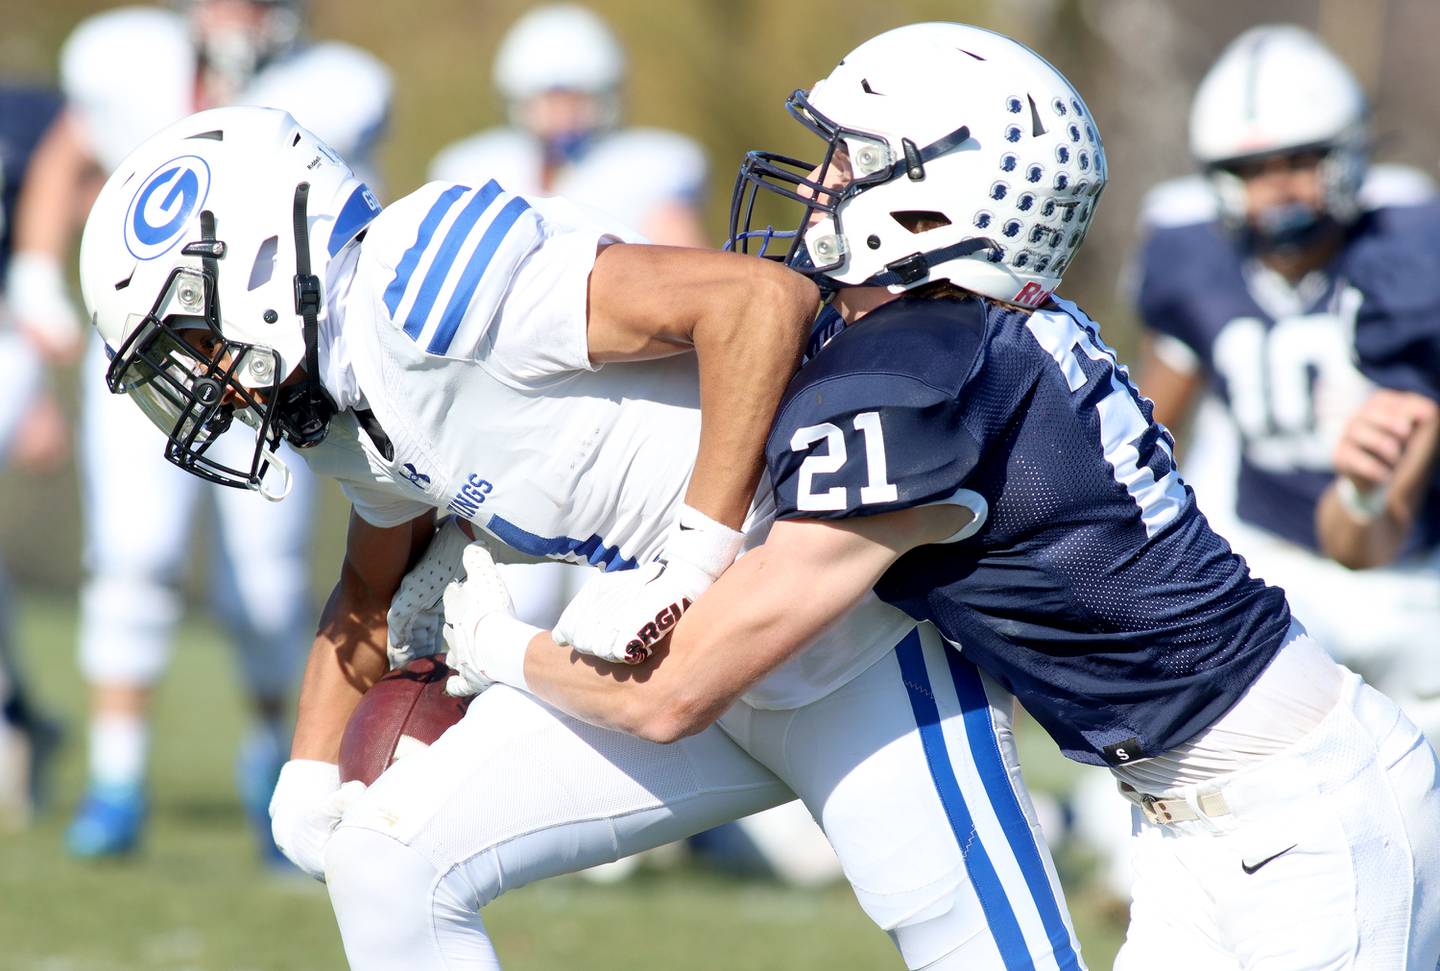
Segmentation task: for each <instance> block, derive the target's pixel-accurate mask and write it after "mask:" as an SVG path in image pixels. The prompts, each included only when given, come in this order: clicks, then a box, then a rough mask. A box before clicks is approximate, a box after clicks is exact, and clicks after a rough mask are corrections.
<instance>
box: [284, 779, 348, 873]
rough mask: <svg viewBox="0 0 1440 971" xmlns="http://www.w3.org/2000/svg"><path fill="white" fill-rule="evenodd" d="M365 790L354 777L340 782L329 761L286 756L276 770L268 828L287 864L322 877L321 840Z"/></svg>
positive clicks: (323, 852)
mask: <svg viewBox="0 0 1440 971" xmlns="http://www.w3.org/2000/svg"><path fill="white" fill-rule="evenodd" d="M364 791H365V783H363V782H358V781H351V782H347V783H345V784H344V785H341V784H340V767H339V766H338V765H336V764H335V763H334V762H317V761H315V760H314V759H291V760H290V761H289V762H286V763H285V765H284V766H283V767H282V768H281V769H280V778H279V780H278V781H276V783H275V794H274V795H272V796H271V797H270V832H271V835H273V836H274V837H275V845H276V846H278V847H279V848H280V852H281V853H284V854H285V856H286V858H287V859H289V860H290V862H291V863H293V864H295V865H296V866H297V867H299V868H300V869H301V870H304V871H305V872H306V873H308V874H309V875H310V876H312V877H314V878H315V879H316V880H319V881H320V882H321V883H324V882H325V844H326V843H328V842H330V836H331V834H332V833H334V832H335V827H336V826H339V825H340V818H341V817H342V816H344V815H345V810H346V808H347V807H348V806H349V805H350V803H351V802H352V801H354V800H355V798H356V797H358V796H359V795H360V794H361V793H363V792H364Z"/></svg>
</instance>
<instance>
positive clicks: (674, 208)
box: [430, 3, 839, 883]
mask: <svg viewBox="0 0 1440 971" xmlns="http://www.w3.org/2000/svg"><path fill="white" fill-rule="evenodd" d="M625 67H626V66H625V51H624V49H623V47H622V46H621V44H620V41H619V39H618V38H617V37H616V36H615V34H614V32H613V31H612V30H611V29H610V27H609V26H608V25H607V24H606V23H605V22H604V21H603V20H602V19H601V18H600V17H599V16H597V15H596V14H595V13H594V12H592V11H590V10H588V9H586V8H585V7H582V6H579V5H576V4H569V3H562V4H551V5H544V6H539V7H535V8H533V9H531V10H528V11H526V13H525V14H524V15H523V16H522V17H520V19H519V20H517V21H516V22H515V23H514V24H513V25H512V26H511V27H510V29H509V30H508V31H507V32H506V34H505V37H504V39H503V40H502V41H501V42H500V46H499V49H498V50H497V52H496V55H495V63H494V68H493V70H494V84H495V88H496V90H497V91H498V92H499V93H500V95H501V97H503V98H504V100H505V105H506V109H507V111H508V114H509V120H510V124H509V125H507V126H504V127H497V128H492V129H488V130H486V131H482V132H480V133H478V134H475V135H472V136H470V137H468V138H465V139H462V140H460V141H458V142H455V143H454V144H452V145H448V146H446V147H445V148H444V149H442V150H441V151H440V152H439V153H438V154H437V155H436V156H435V159H434V161H433V162H431V164H430V177H431V178H432V179H438V180H441V181H448V182H466V181H467V180H469V179H472V178H478V177H479V175H481V174H483V175H484V176H485V177H487V178H489V177H493V178H495V179H496V180H498V181H499V182H500V184H502V185H504V186H506V187H507V188H509V189H511V190H512V191H515V192H519V193H522V194H523V195H525V196H527V197H532V198H533V197H535V196H552V195H556V196H561V197H563V198H565V199H566V200H568V201H570V202H573V203H578V204H580V205H583V206H587V207H589V208H591V209H594V210H596V211H598V212H603V213H606V214H607V215H610V216H613V217H616V218H618V219H619V220H620V222H621V223H623V224H625V225H628V226H632V227H634V228H635V229H636V230H638V231H639V232H640V233H641V235H643V236H644V237H645V239H647V240H648V241H649V242H652V243H657V244H659V245H662V246H705V245H708V242H707V238H706V234H705V231H704V227H703V226H702V224H701V219H700V207H701V202H702V200H703V198H704V194H705V180H706V164H705V155H704V152H703V150H702V149H701V148H700V146H699V145H698V144H696V143H695V142H694V141H693V140H692V139H690V138H687V137H686V136H684V135H681V134H679V133H677V132H672V131H664V130H662V129H658V128H637V127H628V126H622V125H621V117H622V111H621V108H622V95H621V88H622V86H623V84H624V81H625V73H626V72H625ZM501 572H502V573H503V574H504V576H505V585H506V587H507V589H509V591H510V596H511V598H512V599H513V600H514V602H515V612H516V616H518V617H520V618H521V619H522V620H525V621H527V622H528V623H532V624H536V625H538V626H541V627H546V628H549V627H553V626H554V625H555V622H556V621H557V620H558V619H559V617H560V611H561V610H562V609H564V607H565V604H566V603H568V602H569V601H570V599H571V598H572V597H573V596H574V595H575V594H576V592H578V591H579V589H580V587H581V585H583V583H584V582H585V580H586V579H587V572H586V571H585V570H583V569H580V568H577V567H575V566H573V565H569V564H563V563H541V564H512V565H508V566H506V567H505V568H504V569H503V570H502V571H501ZM739 826H740V829H741V830H742V832H743V833H744V836H742V837H740V838H741V839H744V840H748V841H749V842H751V843H752V844H753V845H754V846H755V848H756V851H757V852H758V854H759V856H760V857H761V858H762V859H763V860H764V861H765V864H766V865H767V866H768V868H769V869H771V870H772V871H773V872H775V873H776V874H778V875H781V876H782V877H784V878H785V879H787V880H794V881H798V882H801V883H812V882H824V881H825V880H827V879H829V880H834V879H836V878H838V877H839V872H838V868H837V867H836V864H835V858H834V855H833V854H832V853H831V852H830V849H829V847H828V846H827V845H826V844H825V841H824V838H823V837H822V836H821V835H820V834H819V833H818V832H816V831H815V828H814V825H813V824H812V823H810V822H809V820H808V818H807V817H806V816H805V814H804V811H803V809H801V808H800V807H798V806H797V805H791V806H787V807H783V808H779V809H776V810H773V811H771V812H767V813H762V814H758V815H757V816H754V817H751V818H748V819H746V820H744V821H742V822H741V823H740V824H739ZM724 840H725V837H724V836H723V835H722V836H720V837H719V838H718V840H712V842H719V845H721V846H723V845H724ZM722 852H723V851H722ZM635 862H636V861H634V860H627V861H621V862H617V863H616V864H615V865H614V866H611V867H605V868H600V869H597V870H595V871H593V875H594V876H595V877H596V878H597V879H616V878H618V877H620V876H622V875H623V874H624V873H625V872H627V871H628V870H629V869H631V868H632V867H633V866H634V864H635Z"/></svg>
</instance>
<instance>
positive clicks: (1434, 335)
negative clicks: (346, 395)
mask: <svg viewBox="0 0 1440 971" xmlns="http://www.w3.org/2000/svg"><path fill="white" fill-rule="evenodd" d="M1387 215H1388V216H1389V217H1390V221H1391V222H1392V223H1394V225H1392V226H1389V227H1387V230H1388V231H1386V232H1383V233H1375V234H1373V235H1372V236H1371V237H1370V238H1367V239H1366V240H1365V241H1364V242H1363V243H1362V244H1361V245H1360V247H1358V252H1357V253H1356V254H1355V259H1354V261H1353V262H1352V264H1351V267H1350V278H1351V280H1350V282H1351V284H1352V285H1353V286H1354V287H1355V288H1356V289H1358V290H1359V291H1360V294H1361V297H1362V300H1361V304H1360V309H1359V312H1358V313H1357V315H1356V318H1355V354H1356V358H1357V359H1358V363H1359V365H1360V369H1361V371H1363V372H1364V373H1365V375H1366V376H1367V377H1369V378H1370V379H1371V380H1372V381H1374V382H1376V383H1377V384H1380V385H1383V386H1384V387H1388V388H1397V389H1399V390H1402V391H1414V392H1418V393H1420V394H1425V395H1429V396H1430V397H1432V398H1436V399H1440V206H1416V207H1413V208H1411V209H1407V210H1394V211H1392V212H1390V213H1388V214H1387Z"/></svg>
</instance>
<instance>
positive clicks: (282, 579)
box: [11, 0, 390, 856]
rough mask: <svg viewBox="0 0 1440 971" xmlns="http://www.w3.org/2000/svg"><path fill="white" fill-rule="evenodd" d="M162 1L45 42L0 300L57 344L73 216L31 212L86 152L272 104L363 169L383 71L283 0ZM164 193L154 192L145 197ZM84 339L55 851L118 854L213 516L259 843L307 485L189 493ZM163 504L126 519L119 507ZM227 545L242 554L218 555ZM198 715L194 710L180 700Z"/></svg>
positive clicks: (282, 714) (240, 767)
mask: <svg viewBox="0 0 1440 971" xmlns="http://www.w3.org/2000/svg"><path fill="white" fill-rule="evenodd" d="M179 6H180V8H181V9H180V10H179V11H173V10H169V9H163V8H151V7H128V8H122V9H119V10H114V11H110V12H107V13H103V14H99V15H97V16H95V17H92V18H91V19H89V20H87V21H85V22H84V23H82V24H81V25H80V26H79V27H77V28H76V29H75V31H74V33H73V34H72V35H71V36H70V38H69V39H68V40H67V42H66V44H65V46H64V49H63V50H62V52H61V75H62V85H63V89H64V94H65V96H66V98H67V101H68V107H67V109H66V111H65V113H64V114H63V115H62V116H61V118H60V119H59V121H58V122H57V123H56V124H55V126H54V127H53V128H52V129H51V132H50V134H49V135H48V136H47V142H46V144H45V145H43V146H42V147H41V149H40V152H39V153H38V155H37V163H36V166H35V169H34V170H33V173H32V175H33V177H32V180H31V183H30V184H29V185H28V186H27V187H26V198H25V200H23V201H22V213H21V225H20V226H19V227H18V230H17V243H16V249H17V256H16V260H15V263H14V265H13V266H12V269H11V282H12V288H13V289H15V290H16V291H17V292H23V293H24V294H25V295H26V299H25V300H23V301H17V303H16V306H15V311H16V313H17V315H18V316H19V317H20V318H21V319H22V320H24V321H26V322H34V323H33V326H34V327H35V329H37V330H41V331H48V332H50V333H52V334H54V335H55V340H56V342H57V343H59V344H65V343H69V342H73V341H75V340H76V339H77V337H78V330H76V329H75V321H74V318H73V311H71V309H70V304H69V302H68V298H67V295H66V293H65V287H64V276H65V274H64V271H63V261H64V258H65V257H66V255H67V253H68V248H69V245H70V242H71V240H72V239H73V233H74V231H75V228H76V227H75V225H73V224H70V223H67V221H66V220H64V219H55V218H54V217H53V216H51V215H49V214H50V213H52V212H54V211H59V210H57V209H54V208H52V206H53V201H54V200H57V199H64V198H66V197H67V196H68V195H69V194H73V193H74V192H75V191H76V187H77V185H78V184H79V183H80V181H81V180H82V178H83V176H84V174H85V173H86V172H87V171H88V170H90V169H91V168H93V167H98V168H99V169H101V170H102V171H104V172H109V171H111V170H113V169H114V167H115V166H116V165H117V164H118V163H119V162H120V160H121V159H122V158H124V157H125V155H126V154H127V153H128V152H129V151H130V150H131V149H132V148H134V147H135V146H136V145H137V144H139V143H140V142H141V141H143V140H144V139H145V138H146V137H147V136H149V135H150V134H152V133H153V132H154V131H155V130H157V129H159V128H161V127H163V126H165V125H167V124H169V123H171V122H173V121H175V120H176V119H179V118H182V117H184V116H185V115H187V114H189V113H190V112H192V111H194V110H196V109H197V108H202V107H206V106H209V105H217V104H230V103H239V104H262V105H276V106H280V107H284V108H286V109H287V110H289V111H292V112H293V113H294V114H295V115H296V116H298V117H300V118H303V119H305V121H306V123H307V124H310V125H313V126H315V128H316V129H317V130H318V131H320V132H323V133H324V135H325V137H326V138H328V139H330V140H331V141H332V142H333V144H335V145H337V146H338V147H340V148H341V149H342V150H344V151H345V152H347V153H348V154H350V155H351V156H352V157H354V158H355V159H357V162H358V164H361V165H362V166H365V165H368V164H369V162H370V160H371V155H372V149H373V148H374V145H375V142H376V139H377V138H378V137H379V136H380V134H381V133H382V131H383V129H384V126H385V121H386V117H387V112H388V106H389V98H390V79H389V75H388V72H387V71H386V69H385V68H384V67H383V66H382V65H381V64H380V63H379V62H378V61H376V60H375V59H374V58H373V57H371V56H370V55H369V54H367V53H365V52H363V51H360V50H358V49H356V48H353V47H350V46H348V45H345V44H339V43H331V42H315V43H311V42H308V41H306V40H304V39H303V38H302V32H301V28H302V17H303V13H304V5H303V3H302V2H300V0H187V2H183V3H181V4H180V5H179ZM158 201H159V202H160V203H162V204H163V203H164V202H165V200H158ZM105 365H106V360H105V354H104V348H103V345H102V343H101V342H100V341H98V340H95V341H92V342H91V346H90V348H89V351H88V361H87V362H86V365H85V367H86V371H87V373H88V374H89V375H90V379H89V380H87V381H86V382H85V383H84V388H85V394H84V402H83V414H82V426H81V432H80V442H81V464H82V469H83V476H84V479H83V481H84V505H85V527H86V565H87V568H88V570H89V573H90V577H89V580H88V581H87V583H86V586H85V589H84V591H83V594H82V597H81V632H80V663H81V668H82V670H83V672H84V674H85V676H86V678H87V680H88V681H89V682H90V684H91V685H92V689H93V693H92V708H91V728H90V770H89V789H88V793H87V795H86V798H85V799H84V801H83V802H82V804H81V806H80V809H79V811H78V813H77V815H76V818H75V821H74V823H73V825H72V827H71V829H70V831H69V835H68V845H69V848H70V850H71V851H72V852H73V853H75V854H77V855H80V856H104V855H110V854H115V853H121V852H125V851H128V850H130V849H131V848H133V846H134V845H135V843H136V841H137V839H138V838H139V836H140V833H141V830H142V827H143V821H144V817H145V812H146V791H145V778H146V760H147V751H148V747H149V740H148V715H149V703H150V695H151V689H152V686H153V685H154V683H155V681H156V680H157V679H158V678H159V677H160V675H161V673H162V672H163V670H164V668H165V665H166V663H167V661H168V658H169V653H170V650H171V635H172V632H173V630H174V627H175V624H176V622H177V621H178V620H179V617H180V613H181V601H180V594H179V591H178V587H177V585H178V583H179V580H180V578H181V575H182V571H183V569H184V567H185V564H186V563H187V562H188V560H189V559H190V558H191V556H193V554H194V544H193V543H192V542H191V537H192V535H193V534H192V533H191V531H190V530H191V525H192V523H191V519H192V517H193V515H194V510H195V508H196V506H197V505H199V500H200V499H201V497H202V495H203V494H204V493H205V492H210V493H211V494H212V496H211V498H212V499H213V504H207V506H208V507H209V508H207V510H206V511H205V512H204V513H203V515H205V516H206V517H207V518H209V519H210V520H211V521H212V522H213V525H214V529H213V530H212V531H211V536H212V537H213V550H214V554H215V555H214V559H213V567H212V576H213V587H214V589H213V595H212V596H213V603H214V605H215V608H216V610H217V613H218V615H219V617H220V619H221V620H222V621H223V623H224V626H225V627H226V629H227V631H228V632H229V635H230V637H231V639H232V641H233V642H234V645H235V647H236V649H237V652H238V656H239V661H240V668H241V671H242V674H243V680H244V683H245V686H246V689H247V694H248V697H249V701H250V707H251V709H252V714H253V716H254V722H253V728H252V730H251V732H250V733H249V735H248V736H247V738H246V739H245V741H244V742H243V745H242V750H241V753H240V756H239V759H238V761H237V765H236V774H237V775H236V778H237V785H238V787H239V789H240V795H241V798H242V801H243V802H244V804H245V806H246V809H247V812H248V813H249V815H250V816H251V818H252V820H253V821H254V823H255V828H256V832H257V835H258V836H259V837H260V838H261V840H262V851H264V852H266V853H267V854H270V853H273V847H271V846H268V844H267V841H268V827H267V826H266V825H265V812H264V810H265V806H266V804H267V802H268V800H269V792H270V790H271V789H272V788H273V785H274V779H275V777H276V774H277V773H278V771H279V766H280V764H281V762H282V761H283V754H284V751H285V747H286V739H287V737H288V720H289V719H288V705H287V699H288V697H289V695H290V692H291V691H292V690H293V688H294V686H295V683H296V678H297V676H298V672H299V666H300V663H301V658H302V657H303V654H304V643H305V641H306V638H307V633H308V625H309V624H310V622H311V620H312V616H311V599H310V594H309V588H308V585H307V578H308V569H309V568H308V555H309V544H310V535H311V529H310V524H311V521H312V517H311V507H312V499H313V495H312V493H313V490H314V486H313V483H312V481H311V479H310V478H309V477H308V476H305V475H304V474H303V472H301V473H300V474H298V475H297V476H296V477H295V479H294V481H293V483H292V491H293V493H294V495H293V496H292V498H291V502H290V503H288V504H286V505H283V506H274V505H272V504H270V503H267V502H265V501H264V500H262V499H260V498H259V497H257V496H253V495H247V494H243V493H237V492H234V491H231V490H224V489H221V490H207V489H205V488H204V487H203V486H202V484H201V483H200V482H198V481H196V480H195V479H193V478H191V477H189V476H186V475H183V474H180V473H179V472H178V471H177V470H175V469H173V468H171V467H169V466H168V465H167V464H166V463H165V462H164V461H163V460H162V459H161V458H160V456H159V453H158V452H157V449H156V446H157V444H159V441H158V438H157V436H156V434H155V430H154V428H153V427H152V426H151V425H150V424H149V423H148V422H145V421H144V420H143V418H142V417H141V416H138V415H136V414H135V412H134V409H130V408H125V407H117V405H118V404H120V402H117V401H116V400H114V399H113V398H112V397H111V396H110V395H107V394H105V393H104V389H103V387H102V384H101V380H100V375H101V374H102V373H103V371H104V368H105ZM159 508H165V509H171V510H175V511H176V512H175V514H174V515H167V516H165V517H156V516H152V515H148V514H146V515H137V514H136V510H153V509H159ZM240 560H243V561H244V562H245V564H246V566H247V568H246V569H239V568H237V563H238V561H240ZM197 714H198V713H197Z"/></svg>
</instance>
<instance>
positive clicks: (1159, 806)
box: [1140, 792, 1174, 824]
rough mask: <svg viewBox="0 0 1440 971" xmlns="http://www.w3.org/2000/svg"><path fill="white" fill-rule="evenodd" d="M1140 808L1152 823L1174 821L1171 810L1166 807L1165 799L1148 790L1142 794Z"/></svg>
mask: <svg viewBox="0 0 1440 971" xmlns="http://www.w3.org/2000/svg"><path fill="white" fill-rule="evenodd" d="M1140 808H1141V809H1142V810H1144V812H1145V816H1146V818H1147V819H1149V820H1150V822H1152V823H1156V824H1160V823H1170V822H1174V818H1173V817H1172V816H1171V814H1170V810H1169V809H1167V808H1166V807H1165V800H1164V799H1157V798H1155V797H1154V796H1152V795H1150V794H1149V793H1148V792H1147V793H1144V794H1142V795H1141V796H1140Z"/></svg>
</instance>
